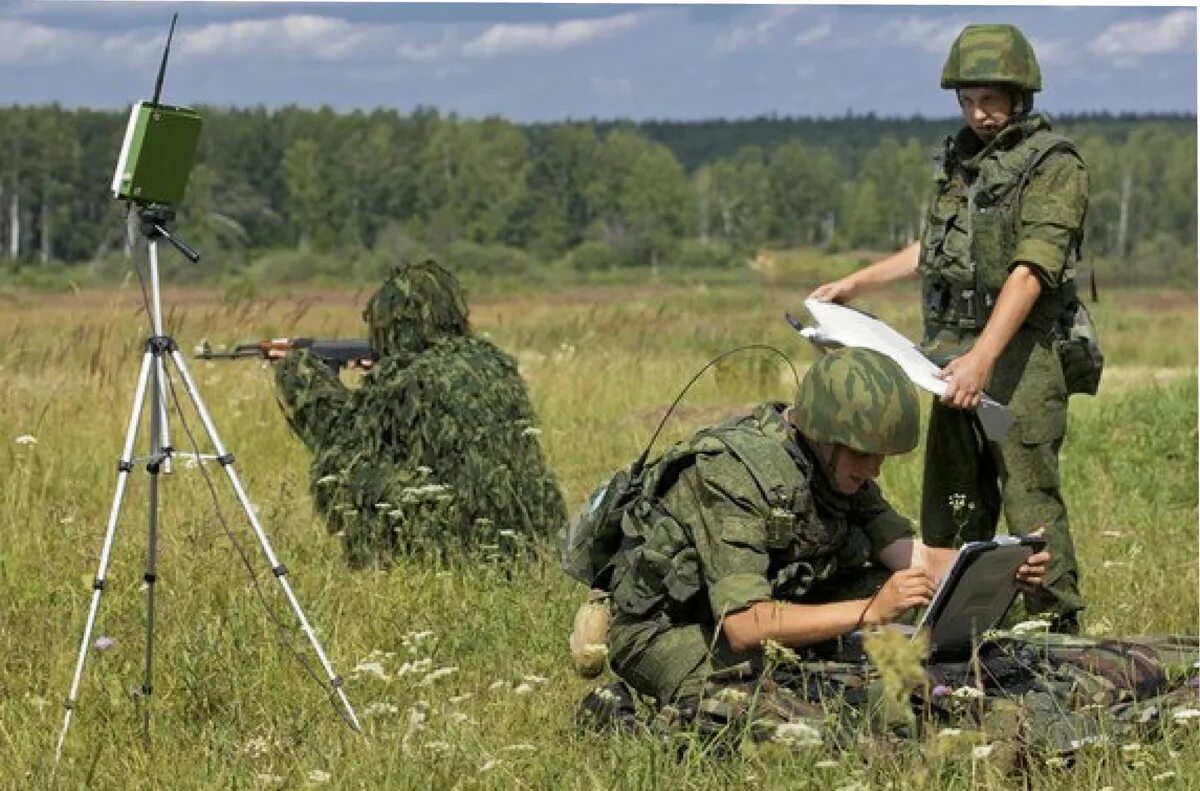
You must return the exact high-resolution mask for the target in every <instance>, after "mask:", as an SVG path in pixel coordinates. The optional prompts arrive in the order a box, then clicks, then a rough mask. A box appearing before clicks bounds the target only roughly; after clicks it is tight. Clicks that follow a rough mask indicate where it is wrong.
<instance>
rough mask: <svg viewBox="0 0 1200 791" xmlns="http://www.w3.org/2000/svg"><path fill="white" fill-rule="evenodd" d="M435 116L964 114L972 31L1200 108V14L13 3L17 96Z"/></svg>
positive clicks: (0, 58)
mask: <svg viewBox="0 0 1200 791" xmlns="http://www.w3.org/2000/svg"><path fill="white" fill-rule="evenodd" d="M173 11H178V12H179V16H180V19H179V26H178V28H177V30H176V34H175V42H174V44H173V46H172V50H171V62H170V67H169V69H168V73H167V80H166V87H165V89H164V91H163V101H165V102H167V103H170V104H177V105H193V104H201V103H203V104H213V105H219V106H231V105H232V106H239V107H245V106H252V105H259V104H262V105H266V106H267V107H270V108H274V107H279V106H281V105H286V104H296V105H301V106H306V107H317V106H321V105H329V106H331V107H333V108H334V109H335V110H338V111H347V110H353V109H372V108H375V107H387V108H395V109H397V110H399V111H400V112H403V113H408V112H411V111H412V110H413V109H414V108H415V107H417V106H425V107H434V108H437V109H438V110H439V111H441V112H443V113H450V112H454V113H457V114H458V115H459V116H461V117H468V118H480V117H484V116H488V115H499V116H502V117H504V118H507V119H509V120H512V121H517V122H522V123H528V122H535V121H556V120H563V119H569V118H573V119H588V118H600V119H611V118H630V119H634V120H647V119H663V120H668V119H669V120H693V119H702V118H747V117H754V116H760V115H770V114H777V115H786V116H803V117H814V116H823V117H829V116H840V115H844V114H846V113H854V114H864V113H875V114H876V115H880V116H888V117H896V116H899V117H908V116H913V115H921V116H925V117H936V118H941V117H948V116H951V115H953V114H954V113H955V110H956V108H955V106H954V100H953V97H952V96H951V95H950V93H949V92H946V91H942V90H941V89H939V87H938V78H939V76H940V73H941V66H942V62H943V60H944V58H945V55H946V51H947V48H948V47H949V45H950V43H951V42H952V41H953V40H954V37H955V36H956V35H957V33H958V31H959V30H961V28H962V27H963V26H964V25H965V24H968V23H972V22H1009V23H1012V24H1015V25H1017V26H1018V27H1020V28H1021V29H1022V30H1023V31H1024V32H1025V34H1026V35H1027V36H1028V37H1029V38H1030V40H1031V41H1032V43H1033V45H1034V48H1035V50H1036V51H1037V54H1038V58H1039V60H1040V62H1041V67H1042V75H1043V83H1044V84H1045V90H1044V91H1043V93H1042V94H1041V95H1040V96H1039V97H1038V99H1037V102H1038V106H1039V108H1042V109H1045V110H1048V111H1049V112H1051V113H1076V112H1098V111H1110V112H1123V111H1134V112H1187V113H1195V112H1196V72H1197V68H1196V35H1197V33H1196V31H1197V27H1196V10H1195V9H1194V8H1191V7H1144V6H1142V7H1137V6H1135V7H1118V6H1091V7H1083V6H1074V7H1072V6H1042V7H1038V6H1022V7H1012V6H1009V7H1002V6H954V5H942V6H931V5H913V6H903V5H882V6H862V5H859V6H850V5H780V4H775V5H752V4H738V5H715V4H714V5H709V4H696V5H688V4H677V5H630V4H615V3H613V4H553V3H547V4H507V3H482V4H480V3H476V4H467V3H328V2H313V3H286V2H266V3H263V2H256V3H240V2H223V3H213V2H174V3H165V2H146V1H144V0H143V1H142V2H119V1H117V0H79V1H78V2H62V0H0V42H2V43H0V105H8V104H14V103H15V104H44V103H49V102H58V103H60V104H63V105H66V106H68V107H93V108H97V109H120V108H124V107H127V106H128V105H129V104H130V103H131V102H133V101H136V100H138V99H145V98H149V96H150V95H151V94H152V92H153V87H154V76H155V72H156V71H157V68H158V61H159V58H160V57H161V53H162V46H163V43H164V41H165V38H166V31H167V27H168V25H169V23H170V17H171V13H172V12H173Z"/></svg>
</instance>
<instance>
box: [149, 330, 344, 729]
mask: <svg viewBox="0 0 1200 791" xmlns="http://www.w3.org/2000/svg"><path fill="white" fill-rule="evenodd" d="M171 359H172V360H174V361H175V367H176V369H178V370H179V373H180V375H181V377H182V379H183V385H184V388H185V389H186V390H187V394H188V397H189V398H190V399H191V401H192V405H193V406H194V407H195V409H196V413H197V414H198V415H199V416H200V420H201V422H202V423H203V424H204V431H205V433H207V434H208V438H209V441H210V442H212V444H213V448H214V449H215V451H216V454H217V459H216V460H217V462H218V463H219V464H220V465H221V467H222V468H223V469H224V470H225V474H226V476H228V478H229V483H230V485H231V486H233V492H234V494H235V495H236V496H237V500H238V503H239V504H240V505H241V506H242V511H243V512H245V514H246V518H247V519H248V520H250V526H251V527H252V528H253V529H254V535H255V536H257V538H258V543H259V546H261V547H262V551H263V555H265V556H266V559H267V563H268V564H269V565H270V567H271V572H272V573H273V574H274V575H275V579H276V580H278V581H279V586H280V587H281V588H283V593H284V595H285V596H286V597H287V600H288V603H289V604H291V606H292V611H293V612H294V613H295V614H296V618H297V620H298V621H299V622H300V628H301V629H302V630H303V632H304V634H305V636H307V637H308V641H309V643H311V644H312V647H313V651H315V652H316V654H317V658H318V659H320V661H321V667H323V668H324V670H325V676H326V678H328V679H329V685H330V687H331V688H332V689H333V690H334V691H335V692H336V693H337V695H338V698H339V699H340V700H341V703H342V707H343V709H344V710H345V712H346V715H347V719H348V722H349V723H350V725H351V727H353V728H354V730H356V731H359V730H362V727H361V725H359V722H358V715H357V714H355V713H354V707H353V706H351V705H350V699H349V698H347V697H346V691H345V690H344V689H343V688H342V679H341V677H340V676H338V675H337V674H335V673H334V672H333V666H332V665H331V664H330V662H329V658H328V657H327V656H326V655H325V649H324V648H322V646H321V642H320V641H319V640H318V639H317V635H316V633H315V632H314V631H313V628H312V626H311V625H310V624H309V622H308V618H306V617H305V615H304V610H303V609H301V607H300V602H299V601H298V600H297V599H296V594H295V593H293V592H292V586H291V583H289V582H288V580H287V568H285V567H284V565H283V564H282V563H280V562H279V560H278V559H277V558H276V557H275V551H274V550H273V549H272V548H271V541H270V539H268V538H267V534H266V532H265V531H264V530H263V528H262V525H261V524H260V523H259V521H258V515H257V514H256V513H255V512H254V506H253V505H251V504H250V498H249V497H248V496H247V495H246V490H245V489H244V488H242V482H241V479H239V478H238V474H237V470H235V469H234V468H233V454H232V453H229V452H228V451H226V450H225V446H224V445H223V444H221V438H220V437H219V436H218V435H217V428H216V425H215V424H214V423H213V420H212V417H210V416H209V414H208V409H207V408H206V407H205V405H204V401H203V400H202V399H201V398H200V391H199V390H198V389H197V388H196V382H195V381H194V380H193V379H192V375H191V373H190V372H189V371H188V368H187V363H186V361H185V360H184V358H183V354H182V353H180V351H179V349H178V348H176V347H175V346H174V345H172V347H171Z"/></svg>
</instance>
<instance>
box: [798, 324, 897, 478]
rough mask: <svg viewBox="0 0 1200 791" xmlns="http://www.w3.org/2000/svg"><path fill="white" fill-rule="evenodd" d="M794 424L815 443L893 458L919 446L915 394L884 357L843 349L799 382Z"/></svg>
mask: <svg viewBox="0 0 1200 791" xmlns="http://www.w3.org/2000/svg"><path fill="white" fill-rule="evenodd" d="M795 413H796V414H795V416H794V417H793V422H794V423H795V425H796V428H798V429H799V430H800V433H802V434H803V435H804V436H805V437H807V438H808V439H810V440H813V441H816V442H829V443H834V444H838V445H845V446H846V447H848V448H851V449H853V450H856V451H858V452H859V453H882V454H885V455H891V454H895V453H907V452H909V451H910V450H912V449H913V448H915V447H916V446H917V433H918V427H919V424H920V416H919V414H918V406H917V392H916V390H915V389H914V388H913V385H912V382H910V381H909V379H908V375H907V374H905V373H904V371H903V369H901V368H900V366H899V365H898V364H897V363H896V361H895V360H893V359H892V358H890V357H888V356H887V355H884V354H880V353H879V352H876V351H871V350H870V349H855V348H845V349H838V350H836V351H833V352H830V353H828V354H826V355H825V356H824V357H822V358H821V359H820V360H818V361H817V362H816V363H815V364H814V365H813V366H812V367H811V368H809V369H808V373H806V374H805V375H804V380H803V381H802V382H801V383H800V391H799V392H798V393H797V394H796V408H795Z"/></svg>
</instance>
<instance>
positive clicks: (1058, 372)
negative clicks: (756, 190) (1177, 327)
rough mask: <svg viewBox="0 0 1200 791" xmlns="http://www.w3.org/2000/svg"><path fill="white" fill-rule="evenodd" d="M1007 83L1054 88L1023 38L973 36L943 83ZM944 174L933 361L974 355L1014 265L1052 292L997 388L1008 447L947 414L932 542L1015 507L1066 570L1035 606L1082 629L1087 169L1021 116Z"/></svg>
mask: <svg viewBox="0 0 1200 791" xmlns="http://www.w3.org/2000/svg"><path fill="white" fill-rule="evenodd" d="M998 53H1000V54H998ZM1014 53H1015V54H1014ZM1005 57H1009V58H1012V59H1013V61H1012V62H1003V59H1004V58H1005ZM1022 59H1024V60H1022ZM997 74H1016V75H1018V77H1019V80H1018V79H1017V78H1013V80H1012V81H1013V82H1014V83H1017V85H1016V87H1020V88H1023V89H1025V90H1026V91H1027V93H1026V96H1025V97H1024V98H1023V99H1018V101H1024V102H1026V103H1030V102H1031V101H1032V98H1031V97H1032V91H1034V90H1038V89H1039V88H1040V87H1041V76H1040V73H1039V72H1038V71H1037V64H1036V60H1033V52H1032V49H1031V48H1029V45H1028V43H1027V42H1026V41H1025V39H1024V37H1023V36H1021V35H1020V33H1019V32H1017V31H1015V28H1011V27H1010V26H1002V25H982V26H972V27H969V28H967V30H965V31H964V32H963V34H962V36H960V39H959V41H958V42H956V44H955V46H954V48H953V49H952V51H951V55H950V58H949V59H948V60H947V63H946V68H945V71H944V72H943V80H942V86H943V87H947V88H949V87H960V86H967V85H972V84H978V83H983V84H988V83H992V82H996V81H997V80H996V78H995V75H997ZM989 75H991V76H989ZM935 178H936V194H935V195H934V198H933V201H932V203H931V205H930V208H929V213H928V216H927V220H926V223H925V227H924V229H923V233H922V237H921V251H920V258H919V271H920V274H921V278H922V289H923V308H924V322H925V334H924V342H923V346H922V349H923V351H924V352H925V353H926V354H927V355H928V356H929V357H930V358H931V359H932V360H934V362H936V363H938V364H939V365H944V364H946V363H947V362H949V361H950V360H951V359H953V358H955V357H957V356H959V355H962V354H964V353H966V352H967V351H969V350H970V349H971V348H972V346H973V345H974V343H975V341H976V340H977V339H978V337H979V335H980V332H981V331H982V330H983V328H984V326H985V325H986V324H987V321H988V318H989V317H990V315H991V311H992V308H993V306H994V305H995V301H996V298H997V296H998V295H999V293H1000V290H1001V288H1002V287H1003V285H1004V282H1005V280H1006V278H1007V277H1008V275H1009V273H1010V272H1011V270H1012V268H1013V267H1014V266H1016V265H1018V264H1023V265H1025V266H1027V267H1028V268H1029V269H1030V270H1031V271H1032V272H1033V273H1034V275H1035V276H1036V277H1037V278H1038V280H1039V282H1040V284H1041V289H1042V290H1041V294H1040V295H1039V297H1038V299H1037V301H1036V302H1035V304H1034V306H1033V308H1032V310H1031V311H1030V314H1029V316H1028V318H1027V319H1026V320H1025V323H1024V324H1023V325H1022V326H1021V327H1020V328H1019V329H1018V330H1017V332H1016V334H1015V335H1014V337H1013V339H1012V340H1011V341H1010V342H1009V344H1008V346H1007V347H1006V348H1005V350H1004V352H1003V353H1002V354H1001V356H1000V357H999V359H998V360H997V361H996V365H995V368H994V371H993V374H992V379H991V381H990V382H989V383H988V386H987V392H988V393H989V394H990V395H992V396H993V397H995V398H996V399H998V400H999V401H1001V402H1004V403H1007V404H1009V405H1010V406H1011V408H1012V411H1013V417H1014V424H1013V427H1012V430H1011V431H1010V432H1009V434H1008V435H1007V437H1006V438H1005V439H1004V440H1003V441H1001V442H989V441H987V440H986V439H985V438H983V436H982V434H981V432H980V429H979V426H978V423H977V420H976V418H975V416H974V414H973V413H970V412H965V411H962V410H957V409H953V408H950V407H946V406H943V405H941V404H940V403H935V404H934V406H933V410H932V413H931V416H930V421H929V429H928V439H927V443H926V449H925V454H926V455H925V481H924V494H923V500H922V504H921V529H922V537H923V539H924V541H925V542H926V543H928V544H930V545H932V546H939V547H944V546H954V545H957V544H958V543H961V542H962V541H969V540H976V539H986V538H990V537H991V536H992V535H994V533H995V530H996V524H997V521H998V520H999V516H1000V512H1001V510H1002V509H1003V512H1004V515H1005V518H1006V521H1007V523H1008V529H1009V532H1011V533H1013V534H1015V535H1024V534H1026V533H1029V532H1032V531H1034V530H1036V529H1037V528H1039V527H1044V528H1045V534H1046V539H1047V544H1048V549H1049V550H1050V553H1051V556H1052V562H1051V565H1050V569H1049V572H1048V574H1047V576H1046V578H1045V587H1044V591H1043V592H1041V593H1039V594H1037V595H1034V596H1026V608H1027V609H1028V610H1029V611H1030V612H1039V611H1049V612H1051V613H1053V614H1056V615H1059V616H1067V622H1071V621H1073V619H1074V613H1076V612H1077V611H1078V610H1080V609H1082V608H1083V599H1082V598H1081V596H1080V594H1079V571H1078V566H1077V563H1076V560H1075V549H1074V545H1073V544H1072V541H1071V534H1070V531H1069V526H1068V522H1067V509H1066V505H1065V503H1064V501H1063V497H1062V491H1061V482H1060V477H1059V470H1058V455H1059V450H1060V448H1061V447H1062V443H1063V439H1064V436H1065V434H1066V426H1067V397H1068V392H1067V387H1066V384H1065V381H1064V377H1063V371H1062V366H1061V363H1060V361H1059V358H1058V355H1057V354H1056V352H1055V349H1054V341H1055V339H1056V338H1058V337H1059V336H1060V335H1061V333H1062V331H1063V329H1062V322H1063V319H1064V315H1065V314H1066V311H1067V306H1068V305H1069V304H1070V303H1071V302H1072V301H1073V300H1074V298H1075V263H1076V261H1077V259H1078V256H1079V248H1080V244H1081V242H1082V236H1083V223H1084V215H1085V213H1086V211H1087V203H1088V177H1087V170H1086V167H1085V166H1084V163H1083V161H1082V159H1081V158H1080V156H1079V153H1078V151H1077V150H1076V149H1075V146H1074V145H1073V144H1072V143H1071V141H1070V140H1068V139H1067V138H1065V137H1062V136H1060V135H1057V134H1055V133H1054V132H1053V131H1052V130H1051V126H1050V121H1049V120H1048V119H1047V118H1046V117H1045V116H1041V115H1029V116H1023V115H1018V116H1016V117H1015V118H1014V120H1013V121H1012V122H1011V123H1010V124H1009V125H1008V126H1006V127H1005V128H1004V129H1003V130H1002V131H1000V132H999V133H998V134H997V135H996V137H995V138H993V139H992V140H991V141H990V142H989V143H987V144H986V145H985V144H984V143H983V142H982V141H981V140H980V139H979V137H978V136H977V135H976V134H975V133H974V132H973V131H972V130H971V129H970V127H964V128H963V129H962V130H961V131H959V132H958V134H956V135H954V136H953V137H950V138H948V139H947V140H946V142H945V145H944V149H943V153H942V156H941V157H940V159H939V163H938V167H937V168H936V171H935Z"/></svg>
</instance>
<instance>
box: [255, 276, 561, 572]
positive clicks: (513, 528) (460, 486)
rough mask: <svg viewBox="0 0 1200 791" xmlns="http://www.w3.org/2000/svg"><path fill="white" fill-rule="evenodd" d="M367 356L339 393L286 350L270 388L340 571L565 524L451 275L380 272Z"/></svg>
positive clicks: (506, 366)
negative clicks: (295, 442)
mask: <svg viewBox="0 0 1200 791" xmlns="http://www.w3.org/2000/svg"><path fill="white" fill-rule="evenodd" d="M363 318H364V319H365V320H366V322H367V324H368V326H369V330H370V342H371V347H372V349H373V350H374V352H375V354H376V357H377V360H376V362H375V364H374V366H373V367H372V369H371V371H370V372H369V373H367V374H366V375H365V376H364V378H363V382H362V386H361V387H360V388H358V389H353V390H352V389H348V388H347V387H346V386H345V385H343V384H342V382H341V381H340V380H339V378H338V377H337V375H336V374H334V373H332V372H331V371H330V369H329V367H328V366H327V365H326V364H325V363H323V362H322V361H321V360H318V359H316V358H315V357H313V356H312V355H311V354H310V353H309V352H307V351H303V350H300V351H294V352H292V353H290V354H289V355H288V356H287V357H285V358H284V359H283V360H282V362H281V363H280V365H279V366H278V367H277V368H276V372H275V379H276V383H277V384H278V386H279V392H280V394H281V396H282V404H283V406H284V409H285V411H286V413H287V416H288V419H289V422H290V423H291V425H292V427H293V429H294V430H295V431H296V433H297V434H298V435H299V436H300V438H301V439H302V440H303V441H304V443H305V444H306V445H307V446H308V447H309V449H310V450H311V451H312V453H313V463H312V488H313V498H314V501H315V503H316V507H317V509H318V510H319V511H320V512H321V513H322V514H323V515H324V516H325V517H326V519H327V524H328V527H329V530H330V532H333V533H337V534H340V535H341V536H342V540H343V544H344V547H345V552H346V557H347V559H348V561H349V562H350V563H351V565H353V566H356V567H362V566H368V565H371V564H373V563H386V562H387V558H388V557H390V555H391V553H393V552H400V553H412V552H420V551H430V550H432V551H435V552H445V551H448V550H449V551H459V550H466V551H476V550H480V549H481V548H499V549H501V550H502V551H505V550H512V549H513V548H515V547H516V546H517V545H519V544H524V545H525V546H526V547H530V546H533V545H535V544H536V543H537V541H538V540H539V539H541V538H543V537H544V536H546V535H548V534H550V533H551V531H552V530H555V529H557V528H558V527H559V526H560V525H561V524H562V522H563V520H564V519H565V511H564V507H563V501H562V495H561V493H560V492H559V489H558V486H557V484H556V482H555V479H554V476H553V475H552V474H551V472H550V471H549V470H548V469H547V467H546V464H545V461H544V459H543V458H542V453H541V449H540V447H539V444H538V439H537V437H538V434H539V433H540V431H539V429H538V428H537V427H536V421H535V418H534V414H533V408H532V406H531V405H530V403H529V396H528V394H527V393H526V390H525V384H524V382H523V381H522V380H521V377H520V375H519V374H518V372H517V366H516V363H515V362H514V361H513V359H512V358H511V357H509V356H508V355H507V354H505V353H504V352H502V351H500V350H499V349H498V348H496V346H495V345H493V344H492V343H490V342H489V341H487V340H484V339H482V338H478V337H475V336H473V335H472V334H471V332H470V328H469V326H468V323H467V304H466V299H465V297H464V296H463V292H462V288H461V287H460V286H459V283H458V281H457V279H456V278H455V277H454V275H453V274H451V273H450V272H449V271H447V270H446V269H444V268H442V267H441V266H439V265H438V264H436V263H434V262H433V261H426V262H424V263H421V264H415V265H407V266H403V267H400V268H398V269H397V270H396V271H394V272H393V273H392V274H391V276H389V277H388V279H387V280H385V281H384V283H383V285H382V286H381V287H380V288H379V290H378V291H377V292H376V293H375V295H374V296H372V297H371V300H370V302H369V303H368V305H367V308H366V310H365V311H364V312H363Z"/></svg>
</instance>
